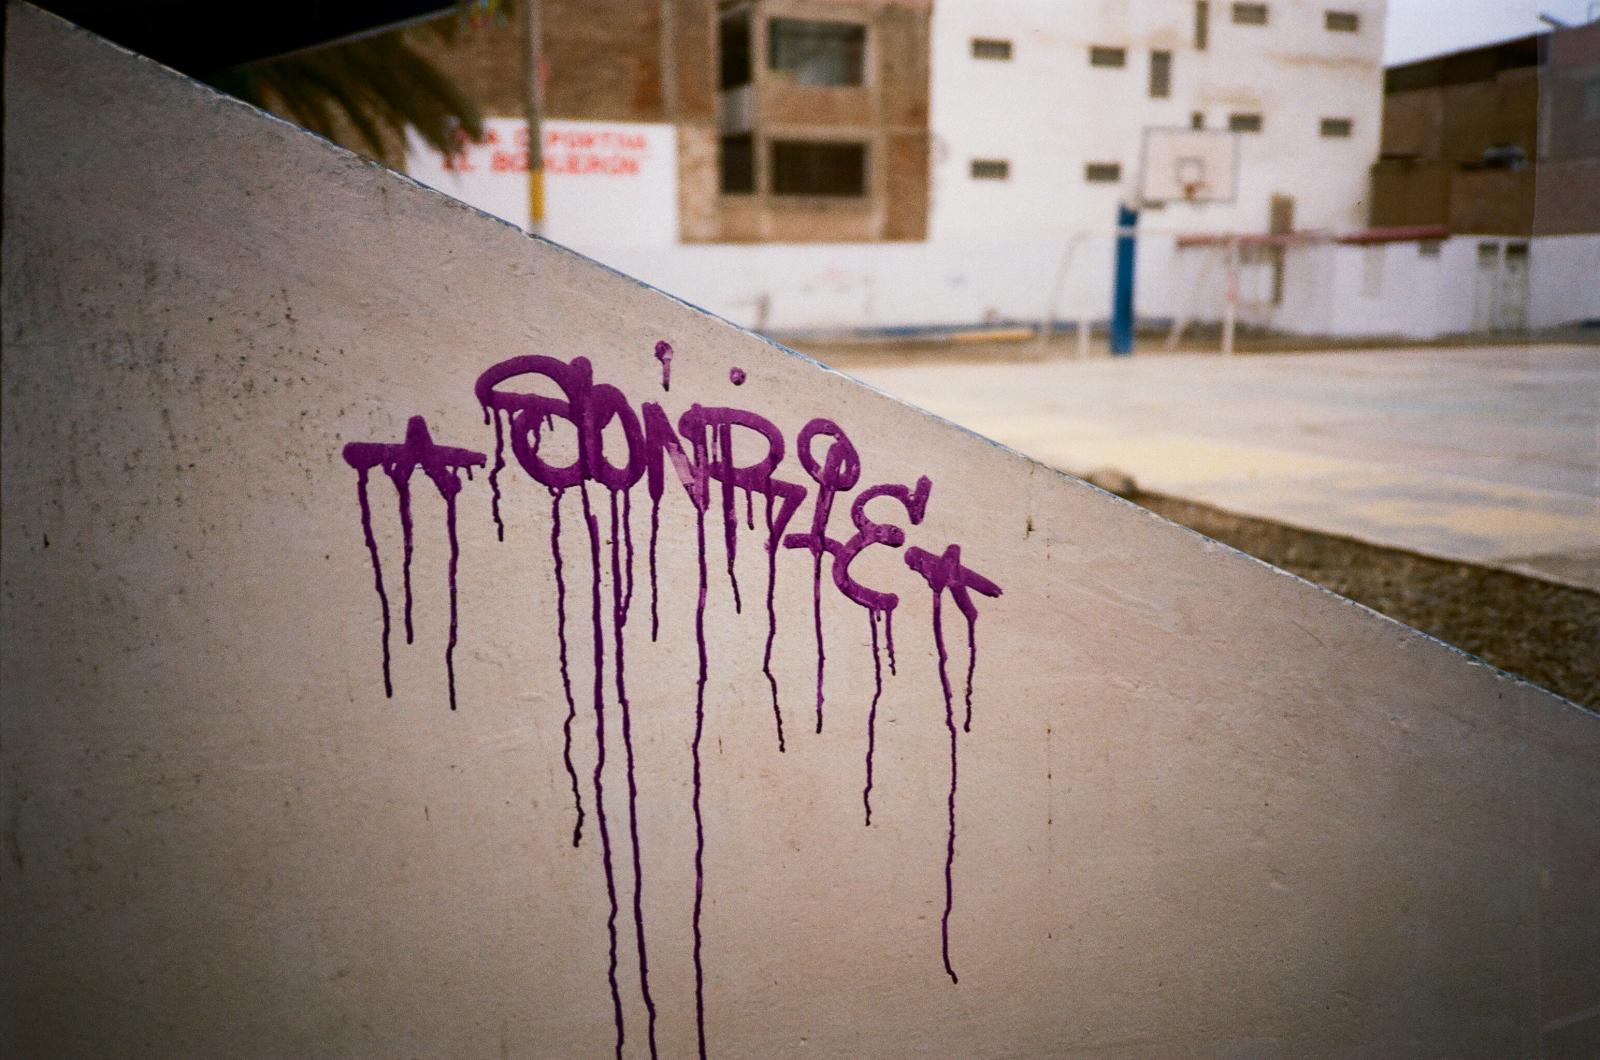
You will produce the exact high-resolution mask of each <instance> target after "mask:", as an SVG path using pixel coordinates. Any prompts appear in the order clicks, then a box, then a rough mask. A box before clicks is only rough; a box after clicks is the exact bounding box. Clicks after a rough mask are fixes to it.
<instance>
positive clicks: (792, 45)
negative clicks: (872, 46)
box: [767, 18, 867, 86]
mask: <svg viewBox="0 0 1600 1060" xmlns="http://www.w3.org/2000/svg"><path fill="white" fill-rule="evenodd" d="M866 54H867V27H865V26H862V25H858V24H856V23H853V22H808V21H802V20H801V19H797V18H775V19H773V20H772V21H771V22H769V23H767V65H768V66H769V67H771V68H772V69H773V70H777V71H780V72H782V73H786V74H788V75H789V76H790V77H791V78H793V79H794V82H795V84H797V85H829V86H831V85H859V84H861V82H862V71H863V68H864V66H865V61H866Z"/></svg>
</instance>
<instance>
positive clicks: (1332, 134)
mask: <svg viewBox="0 0 1600 1060" xmlns="http://www.w3.org/2000/svg"><path fill="white" fill-rule="evenodd" d="M1355 130H1356V123H1355V119H1353V118H1319V119H1318V121H1317V135H1318V136H1320V137H1322V138H1323V139H1324V140H1348V139H1350V137H1352V136H1354V135H1355Z"/></svg>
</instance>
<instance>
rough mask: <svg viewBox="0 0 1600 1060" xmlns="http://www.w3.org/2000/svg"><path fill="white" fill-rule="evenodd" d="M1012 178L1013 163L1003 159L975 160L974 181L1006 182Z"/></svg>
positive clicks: (973, 164) (973, 166)
mask: <svg viewBox="0 0 1600 1060" xmlns="http://www.w3.org/2000/svg"><path fill="white" fill-rule="evenodd" d="M1010 176H1011V163H1010V162H1007V161H1006V160H1005V159H1003V158H974V159H973V160H972V179H973V180H1005V179H1007V178H1008V177H1010Z"/></svg>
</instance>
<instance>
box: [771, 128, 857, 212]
mask: <svg viewBox="0 0 1600 1060" xmlns="http://www.w3.org/2000/svg"><path fill="white" fill-rule="evenodd" d="M772 192H773V194H774V195H827V196H834V197H839V198H859V197H861V196H863V195H865V194H866V193H867V145H866V144H853V143H817V142H808V141H804V140H775V141H773V144H772Z"/></svg>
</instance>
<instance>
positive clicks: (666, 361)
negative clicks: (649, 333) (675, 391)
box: [656, 339, 672, 390]
mask: <svg viewBox="0 0 1600 1060" xmlns="http://www.w3.org/2000/svg"><path fill="white" fill-rule="evenodd" d="M656 360H658V361H660V362H661V389H662V390H671V389H672V343H670V342H668V341H667V340H665V339H662V340H661V341H660V342H658V343H656Z"/></svg>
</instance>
